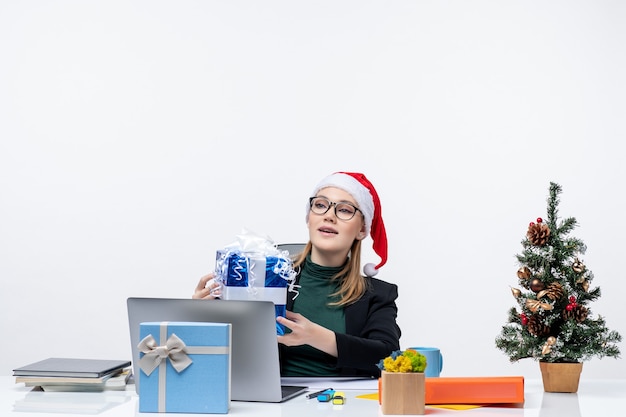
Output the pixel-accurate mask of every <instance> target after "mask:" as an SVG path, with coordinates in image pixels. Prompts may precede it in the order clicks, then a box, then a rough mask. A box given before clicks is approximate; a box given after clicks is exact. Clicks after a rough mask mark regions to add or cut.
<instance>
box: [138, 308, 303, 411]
mask: <svg viewBox="0 0 626 417" xmlns="http://www.w3.org/2000/svg"><path fill="white" fill-rule="evenodd" d="M127 307H128V324H129V329H130V341H131V349H132V353H133V356H132V357H133V370H134V374H135V387H136V389H137V392H139V383H140V382H139V380H140V378H139V372H141V370H140V369H139V366H138V363H139V349H138V348H137V345H138V344H139V342H140V340H139V324H140V323H142V322H149V321H192V322H193V321H199V322H213V323H231V324H232V352H231V355H232V357H231V399H232V400H235V401H259V402H272V403H278V402H282V401H285V400H287V399H289V398H293V397H295V396H297V395H299V394H302V393H304V392H305V391H306V390H307V389H308V387H306V386H293V385H289V386H287V385H281V380H280V364H279V362H278V342H277V340H276V309H275V307H274V303H272V302H271V301H238V300H228V301H227V300H193V299H173V298H137V297H131V298H129V299H128V300H127Z"/></svg>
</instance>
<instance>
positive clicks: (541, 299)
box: [495, 182, 621, 392]
mask: <svg viewBox="0 0 626 417" xmlns="http://www.w3.org/2000/svg"><path fill="white" fill-rule="evenodd" d="M560 193H561V186H560V185H558V184H556V183H553V182H552V183H550V190H549V197H548V200H547V202H548V210H547V219H546V220H544V219H543V218H541V217H539V218H537V219H536V221H533V222H530V224H529V226H528V229H527V231H526V236H525V238H524V239H523V240H522V247H523V251H522V252H521V253H520V254H518V255H516V257H517V261H518V263H519V269H518V271H517V277H518V284H519V286H520V287H521V288H515V287H512V288H511V292H512V294H513V296H514V297H515V300H516V302H517V307H512V308H511V309H510V310H509V314H508V321H507V323H506V324H505V325H504V326H503V327H502V330H501V332H500V334H499V335H498V336H497V337H496V340H495V343H496V347H497V348H498V349H500V350H502V351H503V352H504V353H505V354H506V355H507V356H508V357H509V360H510V361H511V362H516V361H519V360H520V359H524V358H532V359H534V360H537V361H539V365H540V369H541V372H542V378H543V384H544V391H546V392H577V390H578V381H579V378H580V373H581V371H582V364H583V362H584V361H586V360H588V359H591V358H592V357H598V358H602V357H605V356H606V357H614V358H617V357H619V354H620V351H619V349H618V347H617V345H616V343H617V342H620V341H621V335H620V334H619V333H617V332H615V331H610V330H609V329H608V328H607V326H606V321H605V319H604V318H603V317H602V316H599V315H598V316H594V315H593V314H592V311H591V308H590V307H589V305H590V304H591V303H592V302H593V301H595V300H596V299H598V298H599V297H600V295H601V293H600V288H599V287H593V286H592V281H593V278H594V276H593V273H592V272H591V270H589V269H588V268H587V267H586V266H585V265H584V263H583V261H582V255H583V254H584V253H585V251H586V246H585V244H584V243H583V242H582V240H580V239H578V238H575V237H572V236H570V235H569V234H570V232H571V231H572V230H573V229H574V228H575V227H576V226H577V221H576V219H575V218H572V217H570V218H566V219H563V220H560V219H559V218H558V205H559V194H560ZM566 378H568V379H566Z"/></svg>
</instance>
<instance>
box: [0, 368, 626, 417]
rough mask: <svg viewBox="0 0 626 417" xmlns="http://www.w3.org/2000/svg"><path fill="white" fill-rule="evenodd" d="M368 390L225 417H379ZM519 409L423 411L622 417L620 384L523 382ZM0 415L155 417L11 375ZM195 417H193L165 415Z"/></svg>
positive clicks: (123, 399)
mask: <svg viewBox="0 0 626 417" xmlns="http://www.w3.org/2000/svg"><path fill="white" fill-rule="evenodd" d="M371 392H372V391H345V393H346V396H347V400H346V403H345V404H344V405H341V406H339V405H336V406H334V405H332V404H329V403H319V402H318V401H317V400H315V399H313V400H307V399H306V396H304V395H302V396H299V397H297V398H294V399H291V400H289V401H287V402H285V403H283V404H265V403H247V402H239V401H233V402H232V403H231V410H230V413H229V414H232V415H237V416H263V417H322V416H333V417H341V416H344V417H348V416H358V417H368V416H372V417H374V416H379V417H382V416H383V414H382V413H381V412H380V407H379V405H378V401H375V400H366V399H360V398H356V396H357V395H360V394H364V393H371ZM525 398H526V401H525V404H524V406H523V407H512V408H505V407H481V408H474V409H470V410H463V411H458V410H447V409H442V408H436V407H430V406H427V407H426V415H430V416H459V417H460V416H470V417H535V416H540V417H624V416H625V415H626V380H623V379H620V380H586V379H584V378H583V379H582V380H581V382H580V387H579V389H578V393H576V394H554V393H544V392H543V387H542V385H541V381H540V380H526V381H525ZM0 415H1V416H7V415H12V416H20V417H46V416H54V417H58V416H61V415H71V416H80V415H101V416H105V417H106V416H115V417H130V416H136V415H141V416H158V414H151V413H145V414H144V413H139V412H138V397H137V395H136V394H135V391H134V387H131V386H129V389H127V390H126V391H108V392H99V393H66V392H31V388H26V387H24V385H23V384H15V378H14V377H11V376H4V377H0ZM169 415H172V416H180V417H183V416H196V417H197V416H198V414H169Z"/></svg>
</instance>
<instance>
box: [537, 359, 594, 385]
mask: <svg viewBox="0 0 626 417" xmlns="http://www.w3.org/2000/svg"><path fill="white" fill-rule="evenodd" d="M539 369H541V378H542V379H543V390H544V391H545V392H578V381H579V380H580V373H581V372H582V370H583V364H582V363H578V362H575V363H550V362H539Z"/></svg>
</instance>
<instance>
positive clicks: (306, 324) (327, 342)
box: [276, 311, 337, 357]
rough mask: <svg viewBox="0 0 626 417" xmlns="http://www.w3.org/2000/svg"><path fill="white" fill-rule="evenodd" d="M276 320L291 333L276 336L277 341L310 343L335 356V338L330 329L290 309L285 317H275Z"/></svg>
mask: <svg viewBox="0 0 626 417" xmlns="http://www.w3.org/2000/svg"><path fill="white" fill-rule="evenodd" d="M276 321H277V322H278V323H279V324H282V325H283V326H285V327H287V328H288V329H289V330H291V333H286V334H285V335H284V336H278V343H282V344H283V345H286V346H300V345H310V346H313V347H314V348H316V349H319V350H321V351H322V352H326V353H328V354H329V355H331V356H335V357H336V356H337V340H336V339H335V332H333V331H332V330H329V329H327V328H326V327H323V326H320V325H319V324H316V323H313V322H312V321H310V320H309V319H307V318H306V317H304V316H303V315H302V314H299V313H294V312H292V311H287V314H286V317H281V316H279V317H277V318H276Z"/></svg>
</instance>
